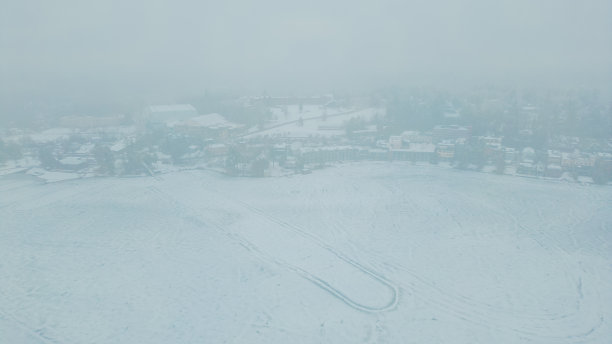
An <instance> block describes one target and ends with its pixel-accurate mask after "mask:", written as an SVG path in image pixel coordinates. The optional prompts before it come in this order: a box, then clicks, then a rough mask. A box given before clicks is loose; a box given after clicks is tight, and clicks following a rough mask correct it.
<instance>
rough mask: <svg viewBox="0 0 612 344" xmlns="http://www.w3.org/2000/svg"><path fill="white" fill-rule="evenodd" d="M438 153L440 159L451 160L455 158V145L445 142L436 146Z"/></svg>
mask: <svg viewBox="0 0 612 344" xmlns="http://www.w3.org/2000/svg"><path fill="white" fill-rule="evenodd" d="M436 152H437V154H438V157H439V158H440V159H445V160H451V159H453V158H454V157H455V144H454V143H451V142H448V141H444V142H440V143H438V144H437V146H436Z"/></svg>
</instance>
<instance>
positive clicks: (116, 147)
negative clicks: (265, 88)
mask: <svg viewBox="0 0 612 344" xmlns="http://www.w3.org/2000/svg"><path fill="white" fill-rule="evenodd" d="M235 103H236V104H238V106H240V107H241V108H242V109H245V110H244V111H245V112H246V113H247V114H249V113H251V112H252V111H254V109H256V110H257V113H258V114H264V115H263V116H260V117H259V118H258V119H257V121H256V123H253V122H254V121H252V120H251V121H248V120H247V121H235V120H231V119H229V118H228V116H226V114H223V113H202V112H200V111H199V110H198V109H197V108H196V107H195V106H193V105H190V104H170V105H154V106H146V107H144V108H143V109H142V110H140V111H138V112H136V113H134V114H130V115H123V114H122V115H113V116H80V115H71V116H61V117H60V118H59V121H57V123H56V125H55V126H53V127H49V128H42V129H41V130H33V129H19V128H6V129H2V131H1V132H0V137H1V139H2V140H1V141H0V145H1V146H0V174H11V173H27V174H30V175H34V176H38V177H40V178H42V179H44V180H46V181H59V180H66V179H74V178H86V177H96V176H121V177H128V176H139V175H149V176H156V175H159V174H163V173H167V172H170V171H176V170H183V169H210V170H215V171H218V172H220V173H224V174H227V175H229V176H239V177H270V176H283V175H291V174H305V173H311V172H313V171H314V170H317V169H320V168H324V167H326V166H330V165H333V164H338V163H346V162H357V161H388V162H393V161H408V162H411V163H413V164H433V165H440V166H446V167H452V168H457V169H463V170H472V171H477V172H486V173H496V174H504V175H516V176H522V177H532V178H547V179H553V180H565V181H570V182H571V181H575V182H580V183H597V184H606V183H608V182H609V181H611V180H612V138H610V137H607V138H589V137H578V136H564V135H555V136H549V137H548V138H547V139H546V142H545V144H539V145H538V144H533V145H532V143H533V142H536V143H537V141H538V140H539V141H541V140H540V139H539V138H538V137H534V136H535V135H536V134H534V132H533V130H532V129H531V128H530V127H528V126H525V127H524V128H520V130H517V135H516V136H514V137H512V139H511V140H510V139H508V137H504V136H503V135H495V134H485V135H483V133H482V132H480V133H478V132H475V130H474V126H475V125H476V123H466V122H465V119H464V118H462V114H461V112H460V111H457V110H456V109H453V108H452V106H446V107H443V108H442V111H441V113H442V115H441V116H440V117H439V120H440V123H434V124H433V126H432V127H431V128H430V129H429V130H414V129H412V128H406V127H404V128H401V126H398V125H397V121H393V120H392V118H391V117H392V115H391V114H389V113H388V112H389V111H390V107H391V106H392V105H389V104H388V103H389V102H387V101H380V100H379V101H371V100H367V99H366V100H364V99H357V100H355V99H341V98H336V97H334V96H333V95H326V96H314V97H269V96H260V97H241V98H239V99H237V100H236V101H235ZM249 111H251V112H249ZM522 111H523V112H527V113H529V114H530V115H531V117H533V116H534V114H535V113H537V108H534V107H530V106H524V107H523V108H522ZM404 129H411V130H404ZM481 131H482V130H481Z"/></svg>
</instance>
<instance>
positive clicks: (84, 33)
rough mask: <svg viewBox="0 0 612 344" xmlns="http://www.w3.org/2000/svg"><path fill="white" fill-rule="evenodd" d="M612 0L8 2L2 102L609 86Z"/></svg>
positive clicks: (1, 29)
mask: <svg viewBox="0 0 612 344" xmlns="http://www.w3.org/2000/svg"><path fill="white" fill-rule="evenodd" d="M611 13H612V3H611V2H610V1H607V0H591V1H586V2H585V1H577V0H561V1H559V0H545V1H530V0H502V1H488V0H469V1H461V2H459V1H449V0H442V1H361V0H359V1H347V0H341V1H319V0H315V1H280V0H279V1H270V0H264V1H235V0H230V1H215V2H213V1H180V2H177V1H163V0H153V1H142V0H136V1H130V2H125V1H118V0H110V1H96V2H83V1H76V0H75V1H65V0H61V1H52V2H51V1H42V0H38V1H37V0H34V1H8V2H7V1H4V2H3V9H2V13H1V14H0V16H1V17H0V55H1V56H2V57H1V59H0V73H1V74H0V79H1V92H2V93H3V96H5V97H6V96H10V95H20V96H25V97H29V96H44V95H49V94H55V95H62V96H70V95H75V94H79V95H83V94H85V95H87V94H91V93H96V94H103V95H106V96H109V95H112V96H117V95H119V94H121V95H126V94H129V95H136V96H140V95H155V96H157V97H160V96H178V95H184V94H193V93H198V92H202V91H203V90H219V89H225V90H227V89H230V90H238V91H240V92H244V93H254V94H261V93H262V92H264V91H267V92H269V93H275V94H294V93H304V92H309V93H321V92H333V91H336V92H338V91H362V90H368V91H369V90H372V89H375V88H377V87H387V86H405V85H410V86H414V85H418V86H421V85H424V86H435V87H439V88H460V87H465V86H472V85H474V84H481V83H493V84H510V85H519V86H534V85H536V86H547V87H550V86H559V85H567V86H572V87H573V86H587V87H597V88H609V86H610V83H611V80H612V68H611V63H610V61H612V38H611V37H612V34H611V32H612V19H611V18H612V16H611Z"/></svg>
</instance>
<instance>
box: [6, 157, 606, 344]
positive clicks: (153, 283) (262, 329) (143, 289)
mask: <svg viewBox="0 0 612 344" xmlns="http://www.w3.org/2000/svg"><path fill="white" fill-rule="evenodd" d="M611 205H612V189H611V188H610V187H597V186H593V185H579V184H572V183H563V182H557V181H555V182H551V181H542V180H535V179H522V178H512V177H508V176H498V175H489V174H481V173H470V172H462V171H458V170H450V169H442V168H439V167H430V166H413V165H410V164H403V163H367V164H353V165H345V166H340V167H337V168H331V169H327V170H322V171H317V172H315V173H313V174H309V175H296V176H292V177H281V178H265V179H246V178H245V179H240V178H228V177H224V176H220V175H217V174H214V173H212V172H204V171H192V172H188V171H183V172H176V173H171V174H166V175H163V176H161V177H159V178H155V179H154V178H150V177H148V178H146V177H142V178H92V179H80V180H68V181H63V182H58V183H49V184H42V183H40V182H39V181H37V180H36V179H35V178H34V177H31V176H26V175H8V176H2V177H0V218H1V220H0V281H1V282H0V343H224V342H225V343H602V344H603V343H610V339H611V338H612V307H610V305H612V269H611V267H612V249H611V247H610V244H611V243H612V213H611V212H610V208H611Z"/></svg>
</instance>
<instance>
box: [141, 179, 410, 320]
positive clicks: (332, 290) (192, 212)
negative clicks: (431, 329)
mask: <svg viewBox="0 0 612 344" xmlns="http://www.w3.org/2000/svg"><path fill="white" fill-rule="evenodd" d="M148 189H149V190H151V191H154V192H156V193H158V194H160V195H161V196H164V199H166V200H169V201H170V202H171V203H172V204H173V206H174V207H175V208H176V209H177V210H178V211H179V212H180V214H181V215H182V216H184V217H185V219H186V220H189V221H192V222H193V223H195V224H197V225H199V226H204V227H207V226H209V225H212V226H213V227H214V228H215V230H216V231H217V232H219V233H221V234H223V235H225V236H226V237H228V238H229V239H231V240H232V241H234V242H237V243H238V244H240V245H241V246H242V247H244V248H245V249H246V250H247V251H249V252H250V253H251V254H253V255H255V256H256V257H258V258H259V259H260V260H263V261H267V262H271V263H273V264H275V265H277V266H280V267H283V268H285V269H287V270H289V271H292V272H294V273H296V274H297V275H299V276H300V277H302V278H304V279H306V280H308V281H309V282H311V283H313V284H314V285H315V286H317V287H319V288H321V289H322V290H324V291H326V292H328V293H329V294H331V295H332V296H333V297H335V298H336V299H338V300H340V301H342V302H343V303H345V304H347V305H348V306H350V307H352V308H354V309H356V310H359V311H363V312H370V313H371V312H383V311H387V310H391V309H393V308H395V307H396V306H397V303H398V300H399V291H398V289H399V288H398V287H396V286H395V285H394V284H392V283H391V282H389V281H388V280H387V279H386V278H385V277H383V276H381V275H379V274H377V273H375V272H373V271H371V270H369V269H367V268H365V267H364V266H362V265H361V264H359V263H358V262H356V261H354V260H352V259H350V258H348V257H345V256H344V255H342V254H341V253H339V252H337V251H336V250H334V249H333V248H331V247H329V246H328V245H326V244H324V243H320V242H319V241H318V239H316V237H314V236H311V237H308V236H309V235H308V233H305V232H303V230H301V229H299V231H300V233H298V234H301V235H302V236H305V237H306V238H307V239H309V240H314V241H315V244H317V245H318V246H320V247H321V248H323V249H325V250H327V251H329V252H330V253H332V254H333V255H334V256H336V257H338V258H339V259H340V260H342V261H344V262H346V263H348V264H350V265H351V266H353V267H355V268H356V269H358V270H359V271H360V272H362V273H364V274H365V275H366V276H369V277H370V278H372V279H374V280H375V281H377V282H378V283H380V284H381V285H383V286H384V287H386V288H388V289H389V290H390V291H391V295H392V296H391V298H390V300H389V301H388V302H387V303H386V304H384V305H383V306H378V307H377V306H369V305H366V304H363V303H360V302H358V301H355V300H353V299H352V298H351V297H349V296H348V295H346V294H345V293H344V292H342V291H341V290H340V289H338V288H336V287H334V286H333V285H331V283H330V282H328V281H326V280H325V279H323V278H320V277H318V276H316V275H315V274H313V273H311V272H309V271H307V270H306V269H303V268H301V267H299V266H297V265H295V264H292V263H289V262H287V261H286V260H283V259H280V258H278V257H274V256H272V255H270V254H268V253H265V252H264V251H263V250H261V249H260V248H259V247H258V246H257V245H255V244H254V243H253V242H251V241H250V240H248V239H246V238H244V237H243V236H241V235H239V234H238V233H234V232H230V231H228V230H227V229H226V228H225V226H223V225H221V224H218V223H217V222H216V221H212V220H209V219H208V220H203V219H201V218H200V217H199V216H198V215H196V214H198V213H199V212H198V211H197V210H196V209H193V208H191V207H190V206H188V205H186V204H184V203H183V202H180V201H178V200H177V199H176V198H175V197H173V196H172V195H170V194H168V193H167V192H164V191H162V190H160V189H159V188H157V187H156V186H149V187H148ZM214 192H215V193H218V192H217V191H216V190H214ZM223 197H226V196H223ZM234 202H240V201H234ZM239 204H240V203H239ZM240 205H242V206H243V207H245V208H247V209H249V208H248V205H244V204H240ZM251 211H252V212H257V210H256V209H251ZM264 214H265V213H264ZM258 215H260V214H258ZM264 216H265V215H264ZM266 219H267V220H268V221H272V222H274V223H277V224H279V225H280V226H281V227H283V228H284V229H289V230H292V231H293V229H292V228H291V227H290V228H286V227H285V222H284V221H282V220H276V221H274V220H272V218H267V217H266ZM289 226H290V225H289Z"/></svg>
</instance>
